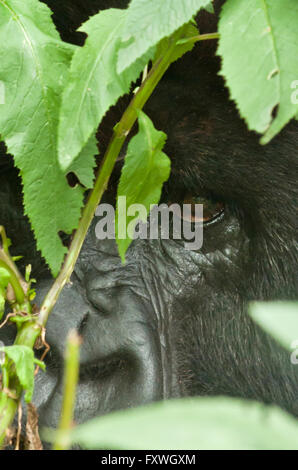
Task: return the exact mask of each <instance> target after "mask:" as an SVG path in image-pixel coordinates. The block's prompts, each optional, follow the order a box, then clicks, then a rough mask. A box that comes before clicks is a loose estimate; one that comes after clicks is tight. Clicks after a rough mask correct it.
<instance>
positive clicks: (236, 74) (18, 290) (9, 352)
mask: <svg viewBox="0 0 298 470" xmlns="http://www.w3.org/2000/svg"><path fill="white" fill-rule="evenodd" d="M297 8H298V7H297V4H296V0H227V1H226V3H225V6H224V8H223V9H222V12H221V17H220V23H219V33H220V38H219V47H218V54H219V55H220V56H221V58H222V71H221V73H222V75H223V76H224V77H225V78H226V82H227V85H228V87H229V90H230V94H231V97H232V98H233V99H234V100H235V102H236V105H237V107H238V109H239V111H240V113H241V115H242V117H243V118H244V119H245V120H246V122H247V125H248V127H249V129H253V130H255V131H257V132H259V133H260V134H262V135H263V137H262V140H261V142H262V143H267V142H269V141H270V139H272V138H273V137H274V136H275V135H276V134H277V133H278V132H279V131H280V130H281V129H282V128H283V127H284V126H285V124H287V122H288V121H289V120H290V119H291V118H293V117H295V116H297V104H298V103H297V102H298V100H295V99H294V100H293V99H292V98H293V95H292V93H293V83H294V81H295V80H296V79H297V77H298V65H297V64H298V62H297V54H298V30H297V28H296V23H297V21H296V19H297V15H298V9H297ZM201 9H207V10H208V11H209V12H212V11H213V10H212V3H211V2H210V0H179V2H178V1H175V2H173V0H164V1H162V2H152V0H132V1H131V3H130V5H129V7H128V8H127V9H126V10H118V9H110V10H107V11H103V12H101V13H99V14H97V15H94V16H93V17H92V18H91V19H89V20H88V21H87V22H86V23H85V24H84V25H82V26H81V28H80V31H84V32H86V33H87V35H88V37H87V40H86V42H85V44H84V46H83V47H74V46H72V45H70V44H67V43H65V42H63V41H62V40H61V39H60V37H59V34H58V33H57V31H56V29H55V27H54V25H53V22H52V19H51V11H50V9H49V8H48V7H47V6H46V5H45V4H43V3H42V2H40V1H38V0H26V1H25V2H24V1H23V0H0V39H1V46H0V59H1V60H0V64H1V65H0V95H1V96H0V103H1V104H0V106H1V113H0V134H1V139H2V140H3V141H4V142H5V143H6V146H7V148H8V151H9V153H11V154H12V156H13V158H14V162H15V165H16V167H17V168H18V169H19V170H20V175H21V178H22V183H23V192H24V207H25V212H26V214H27V215H28V217H29V219H30V222H31V226H32V229H33V231H34V234H35V237H36V241H37V247H38V249H39V250H40V251H41V253H42V256H43V257H44V258H45V260H46V262H47V263H48V265H49V267H50V269H51V272H52V274H53V276H57V275H58V274H59V275H58V278H57V280H56V282H55V283H54V285H53V287H52V288H51V290H50V291H49V293H48V295H47V296H46V298H45V300H44V302H43V303H42V305H41V308H40V310H39V312H37V314H36V315H35V316H34V315H32V304H31V301H32V299H33V295H34V292H33V291H32V289H30V283H31V282H32V280H31V281H30V279H29V276H25V279H23V278H22V276H21V274H20V273H19V272H18V270H17V268H16V266H15V264H14V260H13V259H12V258H11V257H10V255H9V252H8V248H7V243H6V241H5V240H6V239H5V237H4V238H3V247H2V248H1V249H0V317H1V316H2V315H3V313H4V307H5V302H7V301H9V305H10V306H11V307H12V310H13V314H12V318H11V320H12V321H15V322H16V323H17V330H18V332H17V338H16V342H15V344H14V345H13V346H9V347H6V348H5V353H6V359H5V363H4V365H3V367H2V372H3V384H4V389H3V390H2V392H1V400H0V444H1V441H2V440H3V436H4V435H5V428H4V427H3V426H2V427H1V420H2V423H9V422H12V420H13V417H14V412H15V409H16V404H17V403H18V402H19V400H20V399H21V397H22V394H23V391H25V400H26V401H30V400H31V397H32V393H33V385H34V378H33V374H34V364H35V363H38V364H39V366H42V364H41V363H39V362H37V360H36V359H35V358H34V354H33V348H34V345H35V341H36V339H37V338H38V336H39V335H40V334H41V333H42V331H43V327H44V326H45V323H46V321H47V318H48V315H49V313H50V311H51V310H52V308H53V307H54V305H55V302H56V301H57V299H58V297H59V294H60V292H61V290H62V288H63V286H64V285H65V284H66V282H67V281H68V280H69V278H70V276H71V273H72V271H73V269H74V265H75V262H76V259H77V257H78V255H79V252H80V249H81V246H82V244H83V241H84V237H85V236H86V233H87V231H88V227H89V226H90V223H91V220H92V217H93V214H94V212H95V209H96V207H97V205H98V203H99V202H100V199H101V196H102V194H103V192H104V190H105V188H106V187H107V184H108V182H109V178H110V175H111V172H112V171H113V167H114V164H115V162H116V160H117V157H118V155H119V152H120V151H121V148H122V145H123V144H124V141H125V140H126V138H127V136H128V135H129V133H130V131H131V129H132V127H133V125H134V123H135V121H136V120H137V118H138V119H139V132H138V134H137V135H136V136H135V137H133V138H132V140H131V141H130V143H129V145H128V151H127V155H126V160H125V164H124V168H123V172H122V176H121V179H120V184H119V188H118V195H125V196H126V197H127V200H128V201H129V203H143V204H145V206H146V208H149V207H150V204H156V203H158V202H159V198H160V194H161V190H162V185H163V183H164V182H165V181H166V180H167V178H168V177H169V173H170V162H169V159H168V157H167V156H166V155H165V154H164V153H163V152H162V149H163V145H164V143H165V140H166V135H165V134H164V133H163V132H162V131H161V130H159V131H157V130H156V129H155V128H154V123H152V122H151V121H150V120H149V118H148V117H147V116H146V115H145V114H144V113H142V108H143V106H144V104H145V103H146V101H147V100H148V99H149V98H150V95H151V94H152V92H153V91H154V89H155V87H156V86H157V85H158V82H159V81H160V79H161V78H162V76H163V74H164V73H165V72H166V70H167V69H168V67H169V66H170V64H171V63H172V62H173V61H175V60H178V59H179V58H180V57H181V56H182V55H183V54H185V53H186V52H188V51H189V50H191V49H192V47H193V46H194V44H195V42H199V41H201V40H205V39H214V38H215V37H217V36H218V35H217V33H215V34H211V35H210V36H208V35H207V37H205V36H204V37H202V36H201V35H200V33H199V30H198V29H197V27H196V26H195V25H194V16H195V15H196V13H197V12H198V11H199V10H201ZM198 27H200V25H198ZM143 70H144V73H143V79H142V83H140V81H139V82H138V83H136V81H137V80H138V79H139V76H140V74H141V72H142V71H143ZM148 70H149V72H148V73H147V71H148ZM198 77H199V71H198ZM137 85H139V86H137ZM198 86H199V78H198ZM133 89H134V97H133V99H132V101H131V103H130V105H129V106H128V108H127V109H126V111H125V112H124V114H123V116H122V118H121V120H120V122H119V123H115V127H114V133H113V137H112V139H111V142H110V144H109V146H108V150H107V152H106V154H105V156H104V158H103V164H102V166H101V170H100V171H99V173H98V176H97V178H96V179H95V182H94V167H95V159H94V156H95V155H96V154H97V146H96V138H95V133H96V130H97V127H98V125H99V124H100V123H101V121H102V119H103V117H104V116H105V114H106V112H107V111H108V109H109V108H110V107H111V106H112V105H114V104H115V103H116V102H117V100H118V99H119V98H120V97H121V96H122V95H124V94H127V93H129V92H130V91H132V90H133ZM276 108H277V110H276ZM275 111H276V113H275ZM268 164H270V162H268ZM69 172H73V173H75V174H76V176H77V178H78V184H76V185H75V187H71V186H70V185H69V184H68V180H67V174H68V173H69ZM86 189H92V191H90V193H89V197H88V200H87V202H86V204H85V205H84V195H85V191H86ZM117 217H118V218H119V213H118V214H117ZM128 221H131V220H128ZM75 229H76V232H75V234H74V236H73V239H72V242H71V245H70V247H69V249H68V250H67V248H66V247H65V246H64V245H63V243H62V241H61V238H60V232H64V233H66V234H71V233H72V232H73V231H74V230H75ZM117 242H118V246H119V252H120V255H121V257H122V260H124V259H125V252H126V250H127V248H128V246H129V244H130V242H131V239H130V237H126V238H125V239H124V240H121V239H119V237H118V240H117ZM66 253H67V256H66V257H65V255H66ZM63 261H64V265H63V267H62V268H61V266H62V263H63ZM10 287H11V288H12V291H13V298H12V299H10V298H9V295H8V291H9V289H10ZM269 307H270V312H271V309H272V311H273V310H274V311H275V310H276V314H275V315H272V314H271V313H270V318H269V313H268V311H269V310H268V311H267V310H264V307H263V306H253V307H252V310H251V312H252V313H251V314H252V316H253V318H254V319H255V320H256V321H257V322H258V323H260V324H261V325H262V326H263V327H264V328H265V329H267V330H268V331H270V332H271V333H273V335H274V336H275V337H276V338H277V339H278V340H279V341H280V342H281V343H282V344H283V345H284V346H286V347H289V341H290V338H291V337H292V336H291V332H290V330H291V329H294V328H295V329H296V323H297V322H296V321H295V319H294V316H293V315H292V314H290V313H289V311H285V310H284V309H285V307H284V306H280V305H277V306H273V307H272V306H271V305H269ZM280 308H282V309H283V317H282V318H281V315H280V312H279V309H280ZM286 308H287V309H288V307H286ZM289 308H292V307H289ZM293 308H295V309H296V307H293ZM7 390H8V391H9V393H7ZM4 402H5V406H2V405H3V403H4ZM8 402H9V404H10V406H8V407H6V404H7V403H8ZM70 408H71V409H72V407H69V409H70ZM7 410H9V415H7V414H6V413H8V412H7ZM175 413H176V415H175ZM70 414H71V412H70V411H69V412H68V413H67V415H68V416H67V423H68V424H67V426H68V425H69V422H70ZM264 414H265V412H264V409H263V408H262V407H261V406H260V405H255V404H248V403H244V402H239V401H233V400H223V399H218V400H216V399H214V400H213V399H201V400H195V401H185V402H184V401H183V400H181V401H179V402H173V403H169V404H163V405H160V404H156V405H152V407H149V408H146V409H144V410H142V409H141V410H133V411H130V412H128V411H127V412H123V413H119V414H114V415H111V416H107V417H105V418H101V419H100V420H96V421H92V422H91V423H88V424H86V425H82V426H81V427H78V428H77V429H75V431H74V432H73V435H72V436H73V439H74V441H76V442H81V443H83V444H85V445H87V446H89V447H90V446H92V447H93V446H94V447H97V446H102V444H104V445H110V446H119V447H122V448H123V446H124V447H131V446H139V447H142V448H143V447H144V440H143V437H142V436H140V434H139V433H136V431H135V429H138V427H139V425H140V422H142V426H144V424H143V423H146V424H147V425H148V429H147V430H146V432H144V436H145V437H146V438H147V439H151V440H147V441H146V446H148V445H149V446H151V447H152V448H153V447H156V448H157V447H159V446H160V442H161V440H160V439H161V435H162V433H164V434H165V435H166V436H168V438H169V437H170V436H172V438H171V439H172V440H171V441H165V440H163V442H162V446H163V447H168V448H170V447H175V448H177V446H179V448H181V446H183V447H184V446H185V447H187V448H190V447H191V446H194V447H200V448H211V447H218V448H231V447H234V448H235V447H236V448H243V447H246V446H248V447H249V448H271V447H274V448H276V447H279V448H289V447H290V446H293V445H295V443H296V436H297V435H298V433H297V424H296V422H295V421H294V420H293V419H292V418H290V417H289V416H288V415H286V414H285V413H283V412H281V411H280V410H277V409H276V408H267V409H266V420H264ZM175 416H176V419H177V420H178V421H179V426H178V427H177V426H175V423H174V421H173V420H174V417H175ZM227 417H228V418H229V421H228V420H227ZM198 422H199V423H200V426H198V424H197V423H198ZM228 422H229V423H230V425H229V426H228V424H227V423H228ZM154 423H158V426H156V425H155V424H154ZM223 426H224V429H225V431H224V432H223ZM115 427H116V428H117V431H118V432H117V434H116V433H115ZM127 429H129V430H130V431H129V433H127ZM284 435H286V436H287V440H285V438H284ZM97 436H99V437H97ZM213 436H215V437H216V440H215V439H214V437H213ZM289 436H290V437H289ZM178 438H179V439H181V440H180V442H179V444H178V441H177V440H176V439H178ZM132 442H134V444H132ZM210 442H213V444H211V443H210Z"/></svg>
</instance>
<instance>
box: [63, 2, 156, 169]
mask: <svg viewBox="0 0 298 470" xmlns="http://www.w3.org/2000/svg"><path fill="white" fill-rule="evenodd" d="M125 17H126V11H125V10H117V9H112V8H111V9H109V10H106V11H103V12H101V13H99V14H97V15H95V16H93V17H92V18H90V20H88V21H87V22H86V23H84V24H83V25H82V26H81V27H80V29H79V30H80V31H84V32H86V33H87V34H88V38H87V40H86V43H85V45H84V47H82V48H78V49H77V51H76V52H75V54H74V57H73V60H72V63H71V70H70V79H69V83H68V86H67V87H66V89H65V91H64V94H63V101H62V108H61V114H60V126H59V162H60V165H61V168H63V169H68V168H69V166H70V165H71V164H72V162H75V159H76V157H77V155H78V153H79V152H80V151H81V149H82V147H83V146H84V145H86V142H87V141H88V139H89V138H90V136H91V135H92V133H94V132H95V131H96V129H97V127H98V125H99V124H100V122H101V120H102V118H103V117H104V115H105V113H106V112H107V111H108V109H109V108H110V107H111V106H112V105H114V104H115V103H116V101H117V100H118V99H119V98H120V96H122V95H124V94H125V93H128V92H129V89H130V85H131V82H132V81H133V80H135V79H136V78H137V77H138V75H139V74H140V72H141V71H142V70H143V68H144V66H145V65H146V63H147V58H146V57H144V58H142V59H141V60H139V61H136V62H135V63H134V64H133V66H132V67H131V68H130V69H129V70H127V71H125V72H124V73H121V74H118V73H117V72H116V61H117V54H118V49H119V44H120V37H121V34H122V29H123V25H124V23H125ZM76 167H77V168H79V167H80V165H79V164H76Z"/></svg>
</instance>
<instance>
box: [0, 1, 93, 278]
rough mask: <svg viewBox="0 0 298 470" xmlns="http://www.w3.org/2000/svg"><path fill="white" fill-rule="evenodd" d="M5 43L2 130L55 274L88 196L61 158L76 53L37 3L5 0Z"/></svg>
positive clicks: (0, 12) (1, 6)
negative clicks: (62, 112) (64, 100)
mask: <svg viewBox="0 0 298 470" xmlns="http://www.w3.org/2000/svg"><path fill="white" fill-rule="evenodd" d="M0 42H1V48H0V83H1V85H2V87H3V89H4V91H5V93H4V94H3V96H4V98H5V100H4V104H0V108H1V113H0V133H1V137H2V138H3V139H4V140H5V142H6V145H7V148H8V151H9V153H11V154H13V156H14V160H15V164H16V166H17V167H18V168H19V169H20V174H21V177H22V182H23V191H24V205H25V212H26V214H27V215H28V216H29V219H30V222H31V225H32V228H33V230H34V234H35V237H36V240H37V247H38V249H39V250H40V251H41V253H42V255H43V256H44V258H45V259H46V261H47V263H48V264H49V266H50V268H51V270H52V273H53V275H57V273H58V271H59V268H60V266H61V263H62V261H63V258H64V255H65V253H66V248H65V247H64V246H63V244H62V241H61V239H60V237H59V234H58V233H59V231H63V232H66V233H71V232H72V231H73V229H74V228H76V227H77V225H78V221H79V218H80V214H81V207H82V204H83V193H84V190H83V188H82V187H80V186H79V185H77V186H76V187H74V188H71V187H70V186H69V185H68V183H67V179H66V174H65V172H64V171H61V169H60V167H59V164H58V154H57V127H58V115H59V108H60V95H61V92H62V89H63V86H64V84H65V81H66V77H67V73H68V66H69V62H70V59H71V57H72V54H73V51H74V49H75V48H74V46H71V45H70V44H66V43H64V42H62V41H61V40H60V38H59V35H58V33H57V31H56V29H55V27H54V24H53V22H52V19H51V11H50V10H49V9H48V7H47V6H46V5H44V4H43V3H41V2H39V1H38V0H26V1H23V0H5V1H4V0H0ZM93 151H94V146H92V149H91V152H93ZM88 158H89V165H91V166H92V165H94V158H93V155H92V154H90V153H88ZM69 171H71V168H70V169H69ZM76 174H77V176H78V177H79V178H80V169H76ZM83 178H84V179H86V174H85V172H84V174H83ZM88 181H89V182H90V175H89V176H88Z"/></svg>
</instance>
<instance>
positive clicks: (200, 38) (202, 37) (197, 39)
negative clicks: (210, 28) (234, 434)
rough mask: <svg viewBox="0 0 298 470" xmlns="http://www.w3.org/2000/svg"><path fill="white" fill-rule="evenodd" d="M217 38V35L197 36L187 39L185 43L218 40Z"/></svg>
mask: <svg viewBox="0 0 298 470" xmlns="http://www.w3.org/2000/svg"><path fill="white" fill-rule="evenodd" d="M219 37H220V34H219V33H208V34H199V35H198V36H193V37H192V38H189V39H187V40H186V42H199V41H209V40H210V39H219Z"/></svg>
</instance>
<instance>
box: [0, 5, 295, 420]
mask: <svg viewBox="0 0 298 470" xmlns="http://www.w3.org/2000/svg"><path fill="white" fill-rule="evenodd" d="M46 3H48V4H49V5H50V6H51V7H52V8H54V9H55V11H56V15H55V16H54V19H55V21H56V23H57V26H58V28H59V30H60V31H62V32H63V38H64V39H65V40H69V41H72V42H80V41H81V42H82V40H83V36H82V35H79V36H78V35H76V34H75V33H74V32H73V31H74V29H75V28H76V27H77V26H78V25H79V24H80V23H81V21H83V20H85V19H86V17H87V16H88V14H91V13H94V12H96V11H97V10H98V8H99V7H102V8H104V7H106V6H109V5H110V6H114V7H115V6H124V5H125V3H126V2H125V1H124V2H119V1H116V0H115V1H114V2H111V1H109V2H104V1H100V0H99V1H89V2H88V1H84V2H82V1H63V2H56V1H48V2H46ZM206 18H207V19H208V21H209V25H207V26H206V25H205V23H204V24H203V27H202V28H201V31H203V32H205V30H206V31H209V32H212V31H215V30H216V25H215V24H212V20H210V16H209V15H206ZM204 28H205V29H204ZM218 68H219V59H218V58H216V56H215V52H214V50H213V48H212V46H211V47H210V45H207V44H206V45H202V46H200V47H199V46H197V47H196V49H195V52H192V53H191V54H187V56H185V58H183V59H182V60H181V61H179V62H178V63H177V64H175V65H173V66H172V67H171V69H170V71H169V72H168V74H167V75H166V77H165V78H164V79H163V81H162V82H161V84H160V85H159V86H158V89H157V90H156V92H155V93H154V95H153V96H152V98H151V100H150V101H149V103H148V105H147V106H146V112H147V113H148V115H149V116H150V117H151V118H152V120H153V121H154V123H155V125H156V127H157V128H158V129H162V130H164V131H165V132H166V133H167V134H168V141H167V144H166V148H165V151H166V153H167V154H168V155H169V157H170V158H171V160H172V173H171V177H170V180H169V182H168V183H167V184H166V185H165V188H164V191H163V195H162V200H163V202H173V201H174V200H175V201H176V202H180V203H181V204H182V203H183V200H184V196H185V194H186V193H191V194H192V195H193V196H198V195H200V194H204V195H207V196H206V197H209V198H211V197H212V198H215V199H216V200H219V201H222V202H223V203H224V204H225V212H224V215H221V216H219V217H217V218H216V219H215V220H214V221H213V222H210V223H209V224H206V226H205V229H204V244H203V248H202V249H201V250H199V251H197V252H193V251H186V250H185V249H184V247H183V243H182V242H179V241H174V240H152V241H148V240H135V241H134V242H133V243H132V245H131V246H130V248H129V251H128V253H127V263H126V265H124V266H123V265H121V262H120V259H119V257H118V256H117V251H116V248H115V242H114V241H104V242H103V241H100V240H97V238H96V236H95V230H94V228H95V224H96V222H97V221H96V220H95V221H94V223H93V225H92V227H91V229H90V231H89V234H88V237H87V239H86V242H85V245H84V247H83V251H82V253H81V255H80V258H79V261H78V263H77V266H76V269H75V273H74V275H73V277H72V284H71V285H69V286H67V287H66V288H65V289H64V291H63V293H62V295H61V297H60V299H59V301H58V303H57V305H56V307H55V309H54V312H53V313H52V315H51V317H50V320H49V323H48V327H47V341H48V342H49V344H50V345H51V351H50V353H49V354H48V356H47V358H46V363H47V372H46V373H45V374H44V373H40V374H39V375H38V377H37V383H36V391H35V396H34V402H35V403H36V404H37V405H38V407H39V412H40V417H41V423H42V424H45V425H47V426H55V425H56V424H57V420H58V418H59V416H60V406H61V392H62V389H61V386H62V364H63V350H64V345H65V338H66V335H67V332H68V331H69V330H70V329H71V328H77V329H78V330H79V332H80V334H81V335H82V337H83V345H82V351H81V368H80V382H79V389H78V399H77V405H76V412H75V419H76V421H78V422H82V421H85V420H86V419H88V418H91V417H93V416H96V415H100V414H104V413H107V412H110V411H111V410H115V409H119V408H126V407H132V406H137V405H140V404H144V403H148V402H151V401H155V400H161V399H163V398H170V397H176V396H178V397H180V396H185V395H219V394H220V395H222V394H224V395H229V396H237V397H244V398H250V399H256V400H260V401H262V402H265V403H276V404H278V405H280V406H282V407H283V408H284V409H286V410H288V411H290V412H291V413H293V414H295V415H298V401H297V398H296V397H297V387H298V366H295V365H292V364H291V362H290V354H289V353H288V352H286V351H285V350H283V349H282V348H281V347H280V346H278V344H277V343H276V342H275V341H274V340H273V339H271V338H270V337H269V336H267V335H266V334H265V333H263V332H262V331H261V330H260V329H259V328H258V327H257V326H256V325H255V324H254V323H253V322H252V321H251V320H250V318H249V317H248V315H247V303H248V302H249V301H251V300H256V299H257V300H275V299H297V292H298V290H297V276H296V271H297V268H296V267H297V258H298V255H297V242H296V234H297V212H296V211H297V199H298V198H297V196H298V194H297V183H296V180H297V169H298V168H297V167H298V163H297V162H298V159H297V148H298V126H297V122H291V123H290V124H288V126H287V127H286V128H285V129H284V130H283V131H282V133H281V134H280V135H279V136H278V137H276V138H275V139H274V141H273V142H272V143H270V144H269V145H267V146H265V147H262V146H260V145H259V143H258V140H259V138H258V136H256V135H255V134H254V133H249V132H248V131H247V128H246V125H245V123H244V122H243V121H242V120H241V119H240V117H239V115H238V112H237V110H236V107H235V104H234V103H233V102H231V101H230V100H229V97H228V92H227V89H226V88H225V86H224V81H223V79H222V78H221V77H219V76H218V75H217V72H218ZM123 107H124V104H122V105H119V106H118V107H116V108H115V109H113V110H112V111H111V113H110V114H109V116H108V117H107V118H106V120H105V122H104V124H103V126H102V127H101V129H100V131H99V140H100V144H101V145H102V147H104V145H105V143H106V140H107V138H108V136H109V135H110V131H108V130H106V127H105V126H107V123H108V122H109V120H110V121H111V123H115V122H116V120H117V119H119V116H120V115H121V113H120V111H121V109H122V108H123ZM113 119H114V120H113ZM7 161H8V159H7V158H5V157H3V162H7ZM118 166H119V168H118ZM118 166H117V168H116V170H115V175H114V176H113V178H112V181H111V184H110V186H109V189H108V191H107V194H106V196H105V201H112V200H113V199H114V197H115V183H116V182H117V178H119V172H120V165H118ZM2 168H3V171H2V174H1V185H0V193H1V200H2V201H4V202H3V203H2V212H3V213H2V214H1V217H2V220H1V223H3V224H4V225H6V226H7V227H8V232H9V235H10V236H11V238H12V240H13V242H14V245H15V252H17V253H18V254H20V253H25V254H26V257H25V259H24V262H23V263H24V264H25V263H26V262H29V261H31V262H32V256H33V258H34V263H33V264H34V269H35V272H36V275H37V276H38V277H39V290H38V292H39V293H38V299H37V300H41V299H42V297H43V295H44V294H45V292H46V291H47V289H48V288H49V285H50V284H51V282H52V281H51V279H50V276H49V274H48V272H47V270H46V268H45V267H44V265H43V264H42V262H41V260H40V258H39V256H38V255H37V254H34V248H33V242H32V235H31V234H30V232H29V227H28V224H27V222H26V221H25V220H24V219H23V217H22V214H21V208H20V197H19V192H20V190H19V183H18V182H17V181H16V176H15V171H14V170H12V169H11V168H10V165H9V163H3V164H2ZM2 181H3V183H2ZM13 328H14V327H13V326H8V327H7V328H5V329H3V330H2V331H1V332H0V339H2V340H5V342H6V344H9V343H10V342H11V341H12V340H13V336H14V329H13Z"/></svg>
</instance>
